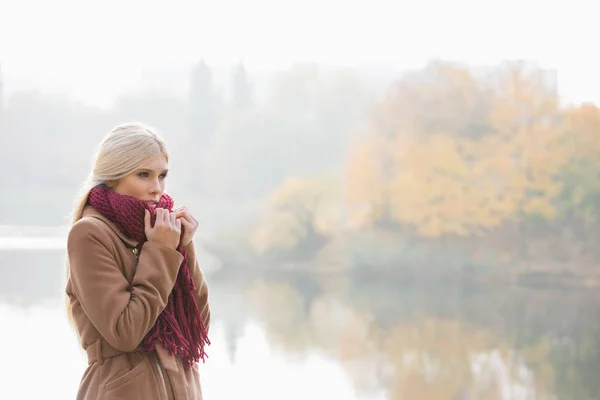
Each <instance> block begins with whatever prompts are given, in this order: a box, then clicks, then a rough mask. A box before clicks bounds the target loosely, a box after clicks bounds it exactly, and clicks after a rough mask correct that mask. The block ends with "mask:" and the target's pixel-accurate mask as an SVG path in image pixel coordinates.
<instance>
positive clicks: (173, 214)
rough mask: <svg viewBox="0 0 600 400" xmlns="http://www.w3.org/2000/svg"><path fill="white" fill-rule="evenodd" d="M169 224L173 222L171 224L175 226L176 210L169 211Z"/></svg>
mask: <svg viewBox="0 0 600 400" xmlns="http://www.w3.org/2000/svg"><path fill="white" fill-rule="evenodd" d="M169 224H171V226H175V213H174V212H170V213H169Z"/></svg>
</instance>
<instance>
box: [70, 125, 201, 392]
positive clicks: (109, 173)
mask: <svg viewBox="0 0 600 400" xmlns="http://www.w3.org/2000/svg"><path fill="white" fill-rule="evenodd" d="M168 162H169V154H168V151H167V146H166V144H165V142H164V141H163V139H162V138H161V137H160V135H159V133H157V132H156V131H154V130H153V129H151V128H149V127H147V126H144V125H141V124H127V125H121V126H118V127H116V128H114V129H113V130H112V131H111V132H109V134H108V135H107V136H106V137H105V138H104V140H103V141H102V143H101V145H100V148H99V151H98V153H97V155H96V158H95V161H94V165H93V170H92V173H91V176H90V178H89V180H88V184H87V185H86V186H85V187H84V191H83V195H82V196H81V198H80V200H79V202H78V204H77V206H76V207H75V210H74V215H73V225H72V227H71V229H70V231H69V235H68V240H67V253H68V274H67V276H68V280H67V286H66V293H67V295H68V299H69V316H70V318H71V321H72V322H73V324H74V326H75V328H76V331H77V334H78V337H79V340H80V343H81V345H82V347H83V348H84V349H85V350H86V353H87V356H88V368H87V369H86V371H85V373H84V374H83V378H82V380H81V383H80V386H79V390H78V393H77V399H95V400H96V399H111V400H113V399H127V400H133V399H140V400H141V399H143V400H153V399H161V400H163V399H164V400H168V399H201V398H202V393H201V388H200V380H199V374H198V368H197V365H196V363H197V362H198V361H199V360H200V359H202V360H203V361H204V358H205V353H204V345H205V344H206V345H208V344H210V342H209V340H208V337H207V330H208V326H209V322H210V310H209V305H208V287H207V284H206V281H205V279H204V275H203V273H202V271H201V270H200V268H199V266H198V262H197V260H196V254H195V250H194V242H193V237H194V233H195V231H196V229H197V227H198V222H197V220H196V219H195V218H194V217H193V216H192V215H191V214H190V213H189V211H188V210H187V208H186V207H179V208H177V209H173V208H172V207H173V200H172V198H171V197H170V196H169V195H167V194H166V193H165V180H166V177H167V169H168Z"/></svg>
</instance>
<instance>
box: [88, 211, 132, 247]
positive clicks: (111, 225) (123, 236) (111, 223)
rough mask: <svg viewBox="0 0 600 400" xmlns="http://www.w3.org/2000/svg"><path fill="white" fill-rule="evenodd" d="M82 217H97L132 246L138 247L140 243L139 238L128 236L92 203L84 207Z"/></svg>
mask: <svg viewBox="0 0 600 400" xmlns="http://www.w3.org/2000/svg"><path fill="white" fill-rule="evenodd" d="M81 217H82V218H84V217H90V218H96V219H99V220H101V221H102V222H104V223H105V224H106V225H108V226H109V227H110V228H111V229H112V230H113V231H114V232H115V233H116V234H117V236H119V238H120V239H121V240H122V241H124V242H125V243H127V244H128V245H130V246H131V247H136V246H137V245H138V243H139V242H138V241H137V240H135V239H132V238H130V237H129V236H126V235H125V234H124V233H123V232H121V230H120V229H119V228H117V226H116V225H115V224H114V223H113V222H112V221H111V220H109V219H108V218H106V217H105V216H104V215H102V214H100V212H98V210H96V209H95V208H94V207H92V206H90V205H87V206H85V208H84V209H83V213H82V214H81Z"/></svg>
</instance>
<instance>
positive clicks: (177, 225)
mask: <svg viewBox="0 0 600 400" xmlns="http://www.w3.org/2000/svg"><path fill="white" fill-rule="evenodd" d="M175 229H177V232H181V220H180V219H177V220H175Z"/></svg>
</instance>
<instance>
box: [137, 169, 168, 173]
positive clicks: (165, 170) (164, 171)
mask: <svg viewBox="0 0 600 400" xmlns="http://www.w3.org/2000/svg"><path fill="white" fill-rule="evenodd" d="M137 172H154V170H152V169H150V168H140V169H138V170H137ZM168 172H169V170H168V169H164V170H163V171H162V172H161V174H166V173H168Z"/></svg>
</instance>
